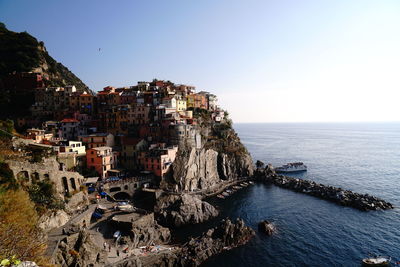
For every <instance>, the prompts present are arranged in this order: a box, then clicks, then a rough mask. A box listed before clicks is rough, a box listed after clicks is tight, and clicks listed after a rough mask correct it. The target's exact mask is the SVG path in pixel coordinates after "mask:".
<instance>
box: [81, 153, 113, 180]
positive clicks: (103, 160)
mask: <svg viewBox="0 0 400 267" xmlns="http://www.w3.org/2000/svg"><path fill="white" fill-rule="evenodd" d="M86 166H87V167H88V168H89V169H94V170H96V172H97V173H98V174H99V175H100V177H101V178H106V177H107V172H108V171H110V170H112V169H114V168H115V167H116V166H117V153H116V152H113V151H112V148H111V147H108V146H102V147H95V148H91V149H88V150H87V151H86Z"/></svg>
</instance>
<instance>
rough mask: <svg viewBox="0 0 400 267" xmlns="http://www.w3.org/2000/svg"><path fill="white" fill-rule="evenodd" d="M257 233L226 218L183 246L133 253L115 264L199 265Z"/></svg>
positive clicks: (133, 266)
mask: <svg viewBox="0 0 400 267" xmlns="http://www.w3.org/2000/svg"><path fill="white" fill-rule="evenodd" d="M254 234H255V233H254V231H253V229H251V228H250V227H247V226H245V225H244V222H243V221H242V220H239V219H238V220H237V221H236V222H235V223H233V222H231V221H230V220H229V219H226V220H223V221H222V222H221V223H220V225H219V226H217V227H215V228H212V229H209V230H208V231H207V232H205V233H203V235H202V236H200V237H198V238H195V239H191V240H190V241H189V242H187V243H185V244H184V245H183V246H182V247H180V248H177V249H175V250H173V251H165V252H161V253H157V254H154V255H151V256H146V257H138V256H133V257H130V258H128V259H125V260H123V261H120V262H118V263H116V264H114V265H113V266H115V267H128V266H129V267H141V266H163V267H164V266H181V267H187V266H199V265H200V264H202V263H203V262H204V261H206V260H207V259H208V258H210V257H211V256H213V255H216V254H218V253H221V252H222V251H224V250H229V249H232V248H235V247H237V246H240V245H243V244H245V243H246V242H248V241H249V240H250V239H251V238H252V237H253V236H254Z"/></svg>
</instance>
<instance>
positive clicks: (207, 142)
mask: <svg viewBox="0 0 400 267" xmlns="http://www.w3.org/2000/svg"><path fill="white" fill-rule="evenodd" d="M204 128H206V129H204ZM200 132H208V133H209V135H208V136H203V138H202V146H201V148H195V147H192V146H190V145H187V144H181V145H180V147H179V153H178V156H177V158H176V159H175V161H174V163H173V165H172V173H171V177H172V179H170V180H169V181H168V182H167V184H166V186H169V187H170V188H173V189H174V190H177V191H182V190H187V191H193V190H200V189H209V188H210V187H212V186H215V185H216V184H218V183H220V182H221V181H223V180H232V179H237V178H239V177H244V176H251V175H252V174H253V161H252V159H251V156H250V154H249V153H248V151H247V150H246V148H245V147H244V146H243V144H242V143H241V142H240V139H239V137H238V136H237V134H236V133H235V131H234V130H233V129H232V128H231V126H230V125H229V124H226V123H221V124H214V125H213V124H206V125H202V126H201V129H200ZM164 186H165V184H164Z"/></svg>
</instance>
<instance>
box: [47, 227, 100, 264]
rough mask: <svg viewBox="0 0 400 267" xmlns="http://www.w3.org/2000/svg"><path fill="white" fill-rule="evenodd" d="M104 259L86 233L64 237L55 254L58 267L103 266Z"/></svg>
mask: <svg viewBox="0 0 400 267" xmlns="http://www.w3.org/2000/svg"><path fill="white" fill-rule="evenodd" d="M106 259H107V255H106V253H105V252H104V251H103V250H101V249H100V248H99V247H97V246H96V245H95V243H94V242H93V240H92V238H91V236H90V235H89V233H88V232H86V231H80V232H79V233H76V234H73V235H70V236H67V237H65V238H64V239H63V240H61V242H60V244H59V246H58V248H57V251H56V253H55V264H57V265H60V266H71V267H72V266H104V265H105V264H106Z"/></svg>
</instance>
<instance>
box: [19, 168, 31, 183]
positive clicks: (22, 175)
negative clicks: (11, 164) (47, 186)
mask: <svg viewBox="0 0 400 267" xmlns="http://www.w3.org/2000/svg"><path fill="white" fill-rule="evenodd" d="M17 180H18V181H20V182H22V183H27V182H29V173H28V171H20V172H19V173H17Z"/></svg>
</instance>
